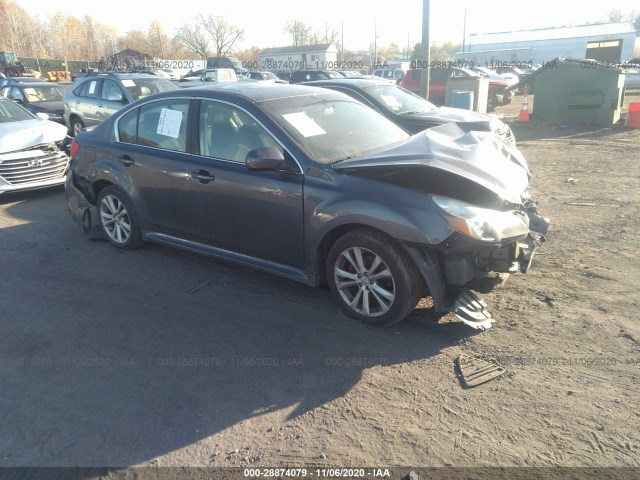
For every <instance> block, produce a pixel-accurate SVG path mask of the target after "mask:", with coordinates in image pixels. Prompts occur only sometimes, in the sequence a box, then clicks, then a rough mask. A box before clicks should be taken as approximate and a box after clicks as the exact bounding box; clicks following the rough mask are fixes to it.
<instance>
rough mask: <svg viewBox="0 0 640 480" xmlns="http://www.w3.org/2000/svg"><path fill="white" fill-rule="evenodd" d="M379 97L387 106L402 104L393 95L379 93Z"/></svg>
mask: <svg viewBox="0 0 640 480" xmlns="http://www.w3.org/2000/svg"><path fill="white" fill-rule="evenodd" d="M380 98H382V101H383V102H384V103H386V104H387V107H390V108H401V107H402V104H401V103H400V102H399V101H398V99H397V98H396V97H394V96H393V95H380Z"/></svg>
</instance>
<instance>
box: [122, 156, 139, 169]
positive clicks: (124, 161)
mask: <svg viewBox="0 0 640 480" xmlns="http://www.w3.org/2000/svg"><path fill="white" fill-rule="evenodd" d="M118 160H119V161H120V163H121V164H122V165H124V166H125V167H128V166H130V165H133V164H134V163H136V162H135V160H134V159H133V158H131V157H130V156H129V155H121V156H119V157H118Z"/></svg>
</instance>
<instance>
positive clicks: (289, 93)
mask: <svg viewBox="0 0 640 480" xmlns="http://www.w3.org/2000/svg"><path fill="white" fill-rule="evenodd" d="M216 93H224V94H225V95H228V96H235V97H240V98H245V99H247V100H250V101H253V102H256V103H257V102H262V101H265V100H275V99H282V98H290V97H299V96H306V95H323V96H327V95H329V96H335V95H337V92H333V91H331V90H327V89H326V88H320V87H314V86H310V85H290V84H283V83H267V82H255V83H245V82H225V83H218V84H215V85H204V86H197V87H193V88H188V89H184V90H172V91H170V92H163V93H159V94H156V95H154V98H162V96H179V97H194V96H198V97H211V98H215V97H217V96H219V95H216Z"/></svg>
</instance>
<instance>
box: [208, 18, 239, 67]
mask: <svg viewBox="0 0 640 480" xmlns="http://www.w3.org/2000/svg"><path fill="white" fill-rule="evenodd" d="M198 21H199V22H200V25H202V28H203V29H204V30H205V31H206V32H207V33H208V34H209V37H210V38H211V41H212V42H213V46H214V48H215V51H216V56H217V57H224V56H226V55H228V54H229V52H231V50H232V49H233V46H234V45H235V43H236V42H238V41H241V40H242V39H243V38H244V30H240V29H239V28H238V27H237V26H235V25H233V24H231V23H229V22H228V21H227V19H226V18H224V17H220V16H214V15H209V16H207V17H205V16H204V15H200V16H199V17H198Z"/></svg>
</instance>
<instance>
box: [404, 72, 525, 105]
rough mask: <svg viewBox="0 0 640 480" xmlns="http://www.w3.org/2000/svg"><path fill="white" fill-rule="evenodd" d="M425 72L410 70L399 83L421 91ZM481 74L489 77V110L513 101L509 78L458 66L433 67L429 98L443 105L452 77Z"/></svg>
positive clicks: (407, 87) (477, 75)
mask: <svg viewBox="0 0 640 480" xmlns="http://www.w3.org/2000/svg"><path fill="white" fill-rule="evenodd" d="M424 72H425V70H423V69H413V70H409V71H408V72H407V74H406V75H405V76H404V77H403V78H402V80H400V82H398V84H399V85H400V86H401V87H403V88H406V89H407V90H409V91H411V92H414V93H420V83H421V81H422V75H424ZM479 76H485V77H487V78H489V96H488V98H487V110H488V111H489V112H493V111H494V110H495V109H496V107H498V106H501V105H508V104H509V103H511V101H512V100H513V97H514V92H513V90H511V89H510V88H509V87H510V86H511V84H510V83H509V82H508V81H507V80H505V79H502V78H501V77H499V76H498V77H496V76H495V75H493V78H492V77H491V76H489V73H486V72H484V71H483V70H478V71H475V72H474V71H472V70H469V69H467V68H458V67H448V68H434V69H431V71H430V73H429V99H430V100H431V101H432V102H434V103H436V104H438V105H443V104H444V100H445V96H446V92H447V83H448V82H449V80H450V79H454V78H477V77H479Z"/></svg>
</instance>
